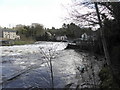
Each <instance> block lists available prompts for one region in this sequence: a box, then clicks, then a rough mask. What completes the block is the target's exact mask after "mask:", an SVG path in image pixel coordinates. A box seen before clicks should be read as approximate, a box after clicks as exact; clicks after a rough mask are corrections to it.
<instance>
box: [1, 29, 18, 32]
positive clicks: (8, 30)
mask: <svg viewBox="0 0 120 90" xmlns="http://www.w3.org/2000/svg"><path fill="white" fill-rule="evenodd" d="M2 31H4V32H16V31H15V30H12V29H0V33H2Z"/></svg>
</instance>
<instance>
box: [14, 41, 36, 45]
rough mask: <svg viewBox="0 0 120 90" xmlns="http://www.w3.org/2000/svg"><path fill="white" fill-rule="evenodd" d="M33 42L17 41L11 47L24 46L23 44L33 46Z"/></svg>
mask: <svg viewBox="0 0 120 90" xmlns="http://www.w3.org/2000/svg"><path fill="white" fill-rule="evenodd" d="M34 42H35V41H34V40H30V41H28V40H27V41H26V40H25V41H23V40H18V41H14V44H13V45H25V44H33V43H34Z"/></svg>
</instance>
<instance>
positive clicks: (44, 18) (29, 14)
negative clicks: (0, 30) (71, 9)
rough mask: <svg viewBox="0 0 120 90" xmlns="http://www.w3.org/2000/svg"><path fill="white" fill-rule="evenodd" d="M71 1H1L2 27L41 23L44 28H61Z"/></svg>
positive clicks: (0, 18)
mask: <svg viewBox="0 0 120 90" xmlns="http://www.w3.org/2000/svg"><path fill="white" fill-rule="evenodd" d="M68 3H71V0H0V26H2V27H9V26H11V27H12V26H15V25H16V24H25V25H30V24H31V23H40V24H43V25H44V27H47V28H51V27H52V26H53V27H55V28H60V27H61V26H62V24H63V23H64V22H65V21H64V20H63V18H64V17H66V16H67V10H66V9H65V8H64V7H63V6H65V5H68Z"/></svg>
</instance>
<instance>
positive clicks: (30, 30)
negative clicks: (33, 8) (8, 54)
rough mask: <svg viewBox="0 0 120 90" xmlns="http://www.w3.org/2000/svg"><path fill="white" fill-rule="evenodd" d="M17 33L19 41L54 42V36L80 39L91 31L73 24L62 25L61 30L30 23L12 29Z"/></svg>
mask: <svg viewBox="0 0 120 90" xmlns="http://www.w3.org/2000/svg"><path fill="white" fill-rule="evenodd" d="M13 29H14V30H16V31H17V34H18V35H20V36H21V39H22V40H24V39H29V38H30V39H33V40H36V41H39V40H54V38H55V37H56V36H64V35H65V36H67V38H68V39H75V38H80V37H81V35H82V34H83V33H88V34H91V33H93V31H92V30H91V28H81V27H79V26H78V25H76V24H74V23H70V24H65V23H64V24H63V25H62V27H61V28H59V29H56V28H55V27H52V28H51V29H50V28H44V26H43V25H42V24H39V23H32V24H31V25H16V27H14V28H13Z"/></svg>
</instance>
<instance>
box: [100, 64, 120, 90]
mask: <svg viewBox="0 0 120 90" xmlns="http://www.w3.org/2000/svg"><path fill="white" fill-rule="evenodd" d="M99 77H100V80H101V83H100V88H101V89H102V90H120V88H119V87H118V84H117V83H116V82H115V81H114V79H113V76H112V75H111V73H110V69H109V68H108V67H107V66H106V67H103V68H102V69H101V71H100V73H99Z"/></svg>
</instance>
